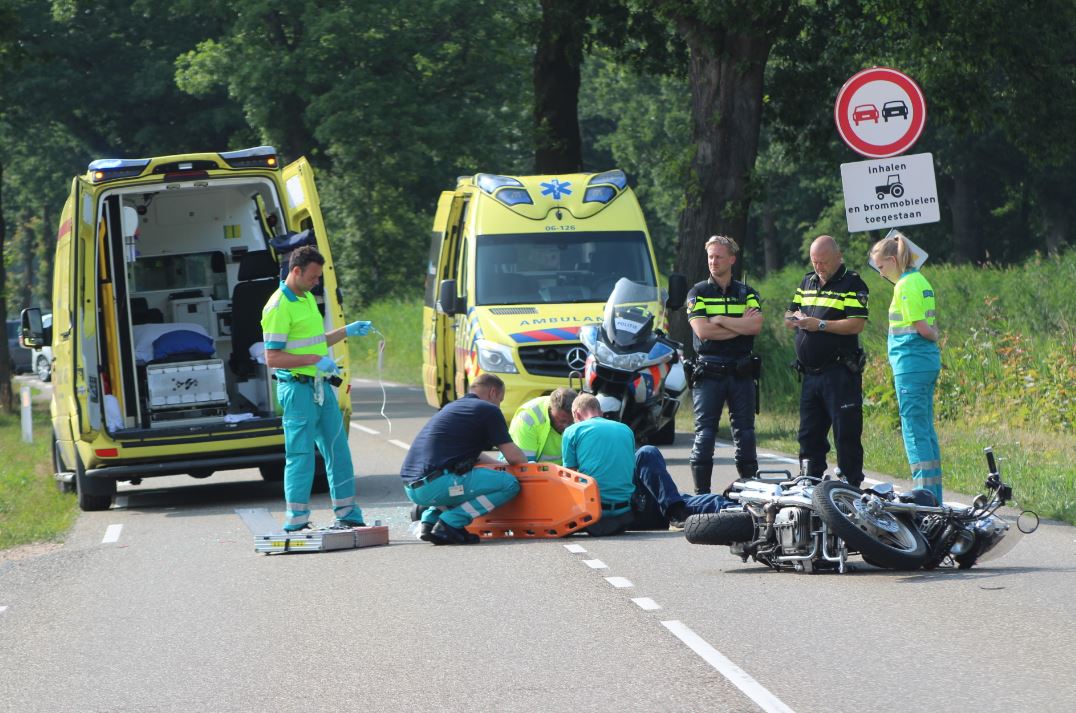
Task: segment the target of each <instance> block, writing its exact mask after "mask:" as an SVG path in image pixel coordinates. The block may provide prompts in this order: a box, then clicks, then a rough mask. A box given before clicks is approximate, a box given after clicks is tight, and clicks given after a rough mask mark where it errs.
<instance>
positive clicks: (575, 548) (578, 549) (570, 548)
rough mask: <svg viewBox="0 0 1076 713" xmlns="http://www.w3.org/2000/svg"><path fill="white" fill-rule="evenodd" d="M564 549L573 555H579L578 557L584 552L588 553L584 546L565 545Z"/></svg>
mask: <svg viewBox="0 0 1076 713" xmlns="http://www.w3.org/2000/svg"><path fill="white" fill-rule="evenodd" d="M564 549H566V550H568V551H569V552H571V553H573V554H577V555H580V554H583V553H584V552H586V551H587V549H586V548H585V547H583V546H582V545H565V546H564Z"/></svg>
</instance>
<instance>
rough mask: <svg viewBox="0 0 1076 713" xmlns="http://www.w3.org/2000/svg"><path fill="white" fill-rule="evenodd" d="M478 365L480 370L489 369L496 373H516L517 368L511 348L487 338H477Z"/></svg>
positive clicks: (517, 371)
mask: <svg viewBox="0 0 1076 713" xmlns="http://www.w3.org/2000/svg"><path fill="white" fill-rule="evenodd" d="M477 346H478V367H479V368H480V369H482V371H491V372H495V373H498V374H518V373H519V369H517V368H516V363H515V361H514V360H513V359H512V350H511V348H509V347H506V346H504V345H503V344H498V343H497V342H491V341H489V340H488V339H479V340H478V343H477Z"/></svg>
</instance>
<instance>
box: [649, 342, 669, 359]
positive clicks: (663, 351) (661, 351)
mask: <svg viewBox="0 0 1076 713" xmlns="http://www.w3.org/2000/svg"><path fill="white" fill-rule="evenodd" d="M672 352H673V348H672V347H670V346H669V345H668V344H665V343H664V342H654V346H653V347H651V348H650V353H649V354H647V355H646V359H647V361H651V360H653V359H661V358H662V357H664V356H668V355H670V354H672Z"/></svg>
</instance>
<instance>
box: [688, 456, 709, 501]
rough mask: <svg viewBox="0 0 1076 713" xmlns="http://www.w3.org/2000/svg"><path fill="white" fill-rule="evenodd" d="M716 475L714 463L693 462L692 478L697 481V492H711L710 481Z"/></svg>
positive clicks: (698, 493) (700, 493) (697, 493)
mask: <svg viewBox="0 0 1076 713" xmlns="http://www.w3.org/2000/svg"><path fill="white" fill-rule="evenodd" d="M713 477H714V465H713V463H710V464H709V465H696V464H694V463H692V464H691V479H692V480H693V481H695V494H696V495H706V494H707V493H709V492H710V481H711V480H713Z"/></svg>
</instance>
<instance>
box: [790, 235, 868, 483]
mask: <svg viewBox="0 0 1076 713" xmlns="http://www.w3.org/2000/svg"><path fill="white" fill-rule="evenodd" d="M811 264H812V265H813V266H814V272H808V273H807V274H806V275H805V276H804V277H803V281H802V282H800V286H799V288H798V289H797V290H796V294H795V296H794V297H793V298H792V302H791V304H789V306H788V310H787V311H786V312H785V326H787V327H788V328H789V329H793V330H795V331H796V361H795V362H793V365H794V366H795V368H796V370H797V371H799V372H800V374H801V375H802V377H803V385H802V388H801V390H800V430H799V444H800V463H801V467H806V471H807V473H806V474H807V475H810V476H815V477H817V476H821V475H822V474H823V473H824V472H825V470H826V453H827V452H828V451H829V441H828V440H827V435H828V433H829V429H830V426H831V425H832V427H833V440H834V443H835V445H836V446H837V465H838V466H839V467H840V469H841V474H842V475H843V476H844V477H845V479H846V480H847V481H848V482H849V483H851V484H852V485H856V486H858V485H859V484H860V483H861V482H863V445H862V443H861V442H860V437H861V436H862V435H863V375H862V373H861V372H862V370H863V363H864V354H863V350H862V349H860V348H859V336H858V335H859V333H860V332H862V331H863V327H864V326H866V324H867V285H866V283H864V282H863V279H862V278H861V277H860V276H859V275H858V274H857V273H855V272H853V271H851V270H849V269H848V268H846V267H845V266H844V260H843V258H842V257H841V251H840V249H839V248H838V247H837V241H836V240H834V239H833V238H832V237H830V236H828V235H820V236H819V237H817V238H815V241H814V242H813V243H811Z"/></svg>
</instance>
